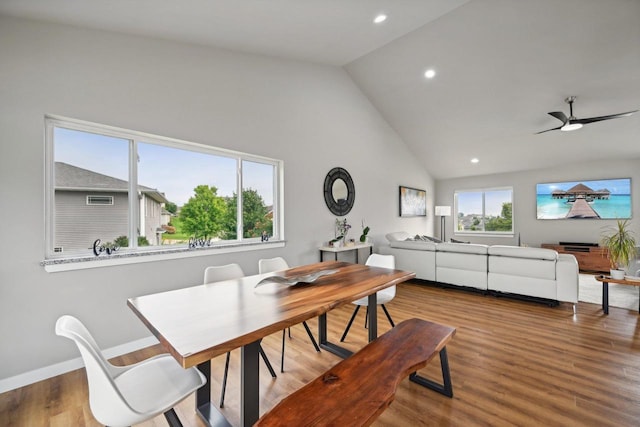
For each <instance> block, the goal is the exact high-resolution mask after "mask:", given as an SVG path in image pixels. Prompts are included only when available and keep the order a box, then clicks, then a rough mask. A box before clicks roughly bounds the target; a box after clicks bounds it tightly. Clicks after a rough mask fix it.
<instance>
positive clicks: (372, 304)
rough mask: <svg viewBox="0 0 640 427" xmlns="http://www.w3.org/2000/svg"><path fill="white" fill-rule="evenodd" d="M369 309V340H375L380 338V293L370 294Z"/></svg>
mask: <svg viewBox="0 0 640 427" xmlns="http://www.w3.org/2000/svg"><path fill="white" fill-rule="evenodd" d="M367 304H369V306H368V310H367V315H368V316H369V342H371V341H374V340H375V339H376V338H378V295H377V293H375V292H374V293H372V294H371V295H369V297H368V300H367Z"/></svg>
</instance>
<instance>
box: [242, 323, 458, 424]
mask: <svg viewBox="0 0 640 427" xmlns="http://www.w3.org/2000/svg"><path fill="white" fill-rule="evenodd" d="M455 331H456V330H455V329H454V328H451V327H448V326H443V325H439V324H436V323H431V322H427V321H426V320H421V319H409V320H406V321H404V322H402V323H400V324H398V325H396V327H395V328H393V329H391V330H390V331H389V332H387V333H385V334H383V335H382V336H380V337H379V338H378V339H376V340H375V341H373V342H371V343H369V344H368V345H367V346H365V347H364V348H362V350H360V351H358V352H357V353H355V354H353V355H352V356H351V357H349V358H348V359H344V360H343V361H341V362H339V363H338V364H337V365H336V366H334V367H333V368H331V369H329V370H328V371H327V372H325V373H324V374H323V375H321V376H320V377H318V378H316V379H315V380H313V381H312V382H310V383H309V384H307V385H305V386H304V387H302V388H301V389H300V390H298V391H296V392H295V393H293V394H291V395H289V396H287V397H286V398H284V399H283V400H282V401H281V402H280V403H278V404H277V405H276V406H275V407H273V409H271V410H270V411H269V412H267V413H266V414H264V415H263V416H262V417H261V418H260V419H259V420H258V422H257V423H256V424H254V425H255V426H262V427H265V426H294V425H295V426H320V425H336V426H367V425H370V424H371V423H372V422H373V421H374V420H375V419H376V418H377V417H378V416H379V415H380V414H381V413H382V412H383V411H384V410H385V409H386V408H387V407H388V406H389V405H390V404H391V402H392V401H393V399H394V397H395V393H396V389H397V387H398V384H399V383H400V381H402V379H403V378H405V377H407V376H409V378H410V379H411V381H413V382H416V383H418V384H420V385H423V386H425V387H428V388H430V389H433V390H436V391H438V392H439V393H442V394H444V395H446V396H448V397H453V388H452V386H451V377H450V373H449V364H448V360H447V352H446V345H447V343H448V342H449V340H450V339H451V338H452V337H453V335H454V334H455ZM438 353H439V354H440V363H441V367H442V376H443V384H438V383H436V382H434V381H432V380H429V379H427V378H424V377H421V376H418V375H417V374H416V371H417V370H418V369H421V368H423V367H425V366H426V365H427V364H428V363H429V361H431V359H433V357H434V356H435V355H436V354H438Z"/></svg>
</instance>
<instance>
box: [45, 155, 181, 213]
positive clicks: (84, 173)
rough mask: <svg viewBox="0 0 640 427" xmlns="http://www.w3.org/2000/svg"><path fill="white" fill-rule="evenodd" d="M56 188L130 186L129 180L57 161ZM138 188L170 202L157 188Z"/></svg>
mask: <svg viewBox="0 0 640 427" xmlns="http://www.w3.org/2000/svg"><path fill="white" fill-rule="evenodd" d="M54 173H55V180H56V190H67V191H95V192H99V191H100V192H101V191H110V192H126V191H127V190H128V188H129V184H128V182H127V181H124V180H122V179H118V178H114V177H112V176H108V175H103V174H101V173H98V172H93V171H90V170H88V169H83V168H80V167H78V166H73V165H70V164H68V163H63V162H55V172H54ZM138 190H139V191H140V192H142V193H144V194H146V195H147V196H149V197H151V198H152V199H153V200H155V201H157V202H158V203H168V202H169V200H167V199H166V197H165V196H164V193H161V192H159V191H158V190H157V189H155V188H150V187H145V186H144V185H138Z"/></svg>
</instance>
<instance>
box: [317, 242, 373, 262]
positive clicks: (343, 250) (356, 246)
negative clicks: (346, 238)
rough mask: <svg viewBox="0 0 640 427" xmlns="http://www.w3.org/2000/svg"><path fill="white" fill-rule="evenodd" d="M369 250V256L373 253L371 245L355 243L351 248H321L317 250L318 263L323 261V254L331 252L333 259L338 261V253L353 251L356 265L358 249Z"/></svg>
mask: <svg viewBox="0 0 640 427" xmlns="http://www.w3.org/2000/svg"><path fill="white" fill-rule="evenodd" d="M365 248H369V255H371V254H372V253H373V245H372V244H371V243H357V244H355V245H353V246H340V247H339V248H334V247H331V246H321V247H320V248H318V249H319V250H320V262H322V261H324V253H325V252H332V253H333V254H334V259H335V260H336V261H337V260H338V253H340V252H349V251H354V252H355V255H356V264H358V253H359V252H360V249H365Z"/></svg>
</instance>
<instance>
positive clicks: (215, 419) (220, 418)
mask: <svg viewBox="0 0 640 427" xmlns="http://www.w3.org/2000/svg"><path fill="white" fill-rule="evenodd" d="M198 370H200V372H202V374H203V375H204V376H205V378H206V379H207V383H206V384H205V385H203V386H202V387H200V388H199V389H198V390H196V413H197V414H198V415H199V416H200V418H202V420H203V421H204V422H205V423H206V424H207V425H209V426H216V427H231V424H229V422H228V421H227V419H226V418H225V417H224V415H222V414H221V413H220V411H218V408H216V407H215V406H214V405H212V404H211V362H210V361H209V360H207V361H206V362H202V363H201V364H199V365H198Z"/></svg>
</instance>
